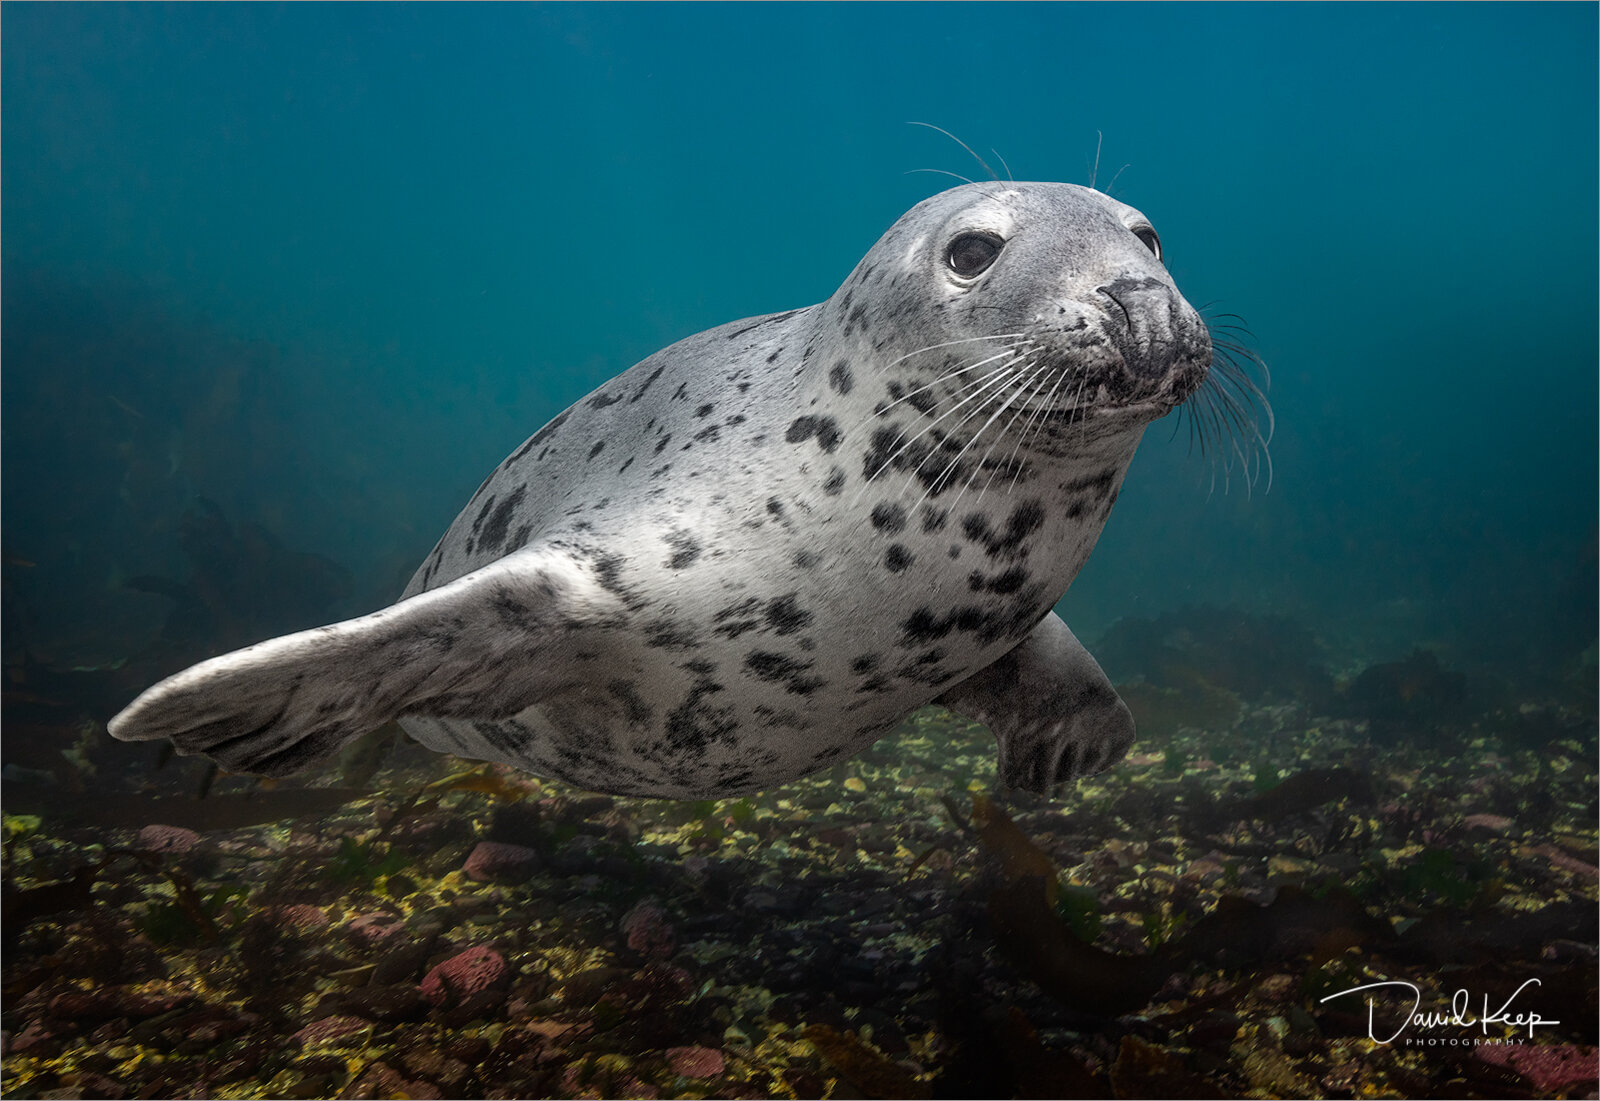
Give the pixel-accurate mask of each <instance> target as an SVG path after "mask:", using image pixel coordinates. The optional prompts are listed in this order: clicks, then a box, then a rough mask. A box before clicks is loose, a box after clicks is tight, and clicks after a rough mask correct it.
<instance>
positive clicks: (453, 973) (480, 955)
mask: <svg viewBox="0 0 1600 1101" xmlns="http://www.w3.org/2000/svg"><path fill="white" fill-rule="evenodd" d="M510 977H511V968H510V966H509V965H508V964H507V963H506V958H505V957H504V956H502V955H501V954H500V953H499V952H496V951H495V950H494V949H493V948H489V947H487V946H484V945H477V946H475V947H472V948H468V949H467V950H466V951H465V952H460V953H458V954H456V955H454V956H451V957H450V958H449V959H447V960H445V961H444V962H443V963H439V964H436V965H435V966H434V967H433V968H432V969H431V970H430V971H429V972H428V974H427V975H426V976H424V978H423V980H422V996H423V997H424V998H427V999H428V1001H430V1002H432V1003H433V1004H434V1005H436V1006H442V1005H448V1004H457V1003H461V1002H465V1001H467V1000H468V999H469V998H472V997H473V996H474V995H477V994H479V993H482V992H483V991H485V990H489V989H490V988H492V987H496V986H500V985H502V984H504V983H505V982H506V981H507V980H509V978H510Z"/></svg>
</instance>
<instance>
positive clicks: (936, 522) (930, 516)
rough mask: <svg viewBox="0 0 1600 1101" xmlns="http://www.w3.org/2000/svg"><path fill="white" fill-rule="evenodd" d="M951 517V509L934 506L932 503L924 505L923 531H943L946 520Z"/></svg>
mask: <svg viewBox="0 0 1600 1101" xmlns="http://www.w3.org/2000/svg"><path fill="white" fill-rule="evenodd" d="M949 519H950V510H949V509H947V508H934V507H933V506H932V505H924V506H923V508H922V530H923V531H927V532H934V531H943V530H944V525H945V521H947V520H949Z"/></svg>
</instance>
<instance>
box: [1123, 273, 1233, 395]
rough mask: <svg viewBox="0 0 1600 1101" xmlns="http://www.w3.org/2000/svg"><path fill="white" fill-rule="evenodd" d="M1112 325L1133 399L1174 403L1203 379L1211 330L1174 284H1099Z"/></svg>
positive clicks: (1145, 280)
mask: <svg viewBox="0 0 1600 1101" xmlns="http://www.w3.org/2000/svg"><path fill="white" fill-rule="evenodd" d="M1095 291H1096V294H1097V295H1098V296H1099V297H1100V299H1101V300H1102V302H1103V303H1104V309H1105V313H1106V315H1107V317H1108V318H1109V319H1110V322H1111V323H1110V325H1109V326H1108V327H1107V332H1106V338H1107V339H1108V340H1109V341H1110V343H1111V345H1112V346H1113V347H1114V348H1115V349H1116V350H1117V353H1118V354H1119V355H1120V356H1121V358H1122V367H1123V371H1124V372H1125V380H1124V381H1125V382H1126V383H1127V384H1128V385H1129V386H1130V387H1131V389H1132V390H1133V391H1134V393H1133V394H1132V395H1129V396H1131V397H1134V398H1135V399H1136V400H1138V399H1144V400H1148V399H1150V398H1153V397H1161V398H1163V399H1166V400H1168V401H1170V402H1171V403H1173V404H1176V403H1178V402H1180V401H1182V400H1183V399H1184V398H1186V397H1188V396H1189V395H1190V394H1192V393H1193V392H1194V391H1195V389H1196V388H1197V387H1198V386H1199V385H1200V383H1201V382H1202V381H1203V380H1204V379H1205V365H1206V364H1207V363H1209V362H1210V361H1211V334H1210V332H1209V330H1207V328H1206V326H1205V323H1204V322H1202V321H1201V320H1200V315H1199V314H1197V313H1196V312H1195V310H1194V307H1192V306H1190V305H1189V303H1188V302H1186V301H1184V299H1183V296H1182V295H1181V294H1179V293H1178V290H1177V288H1176V287H1174V286H1173V285H1172V284H1171V283H1170V282H1167V281H1164V280H1161V279H1153V278H1150V277H1147V276H1146V277H1124V278H1120V279H1114V280H1112V281H1111V282H1109V283H1106V284H1103V285H1102V286H1099V287H1097V288H1095Z"/></svg>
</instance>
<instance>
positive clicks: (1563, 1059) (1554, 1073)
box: [1473, 1044, 1597, 1093]
mask: <svg viewBox="0 0 1600 1101" xmlns="http://www.w3.org/2000/svg"><path fill="white" fill-rule="evenodd" d="M1473 1054H1474V1055H1476V1056H1477V1057H1478V1058H1479V1059H1480V1060H1482V1061H1483V1062H1485V1063H1489V1064H1491V1065H1493V1066H1498V1067H1507V1068H1509V1069H1511V1070H1514V1071H1516V1072H1517V1073H1518V1074H1520V1075H1522V1077H1523V1078H1525V1079H1527V1081H1528V1083H1529V1084H1530V1085H1532V1086H1533V1088H1534V1089H1536V1090H1538V1091H1539V1092H1540V1093H1554V1092H1556V1091H1558V1090H1565V1089H1566V1088H1567V1087H1569V1086H1575V1085H1581V1084H1584V1083H1588V1082H1594V1081H1595V1080H1596V1073H1597V1072H1596V1062H1595V1051H1594V1049H1593V1048H1585V1047H1580V1046H1578V1045H1577V1044H1549V1045H1541V1046H1537V1047H1524V1046H1516V1047H1513V1046H1511V1045H1509V1044H1508V1045H1503V1046H1502V1045H1495V1044H1482V1045H1479V1046H1478V1047H1475V1048H1473Z"/></svg>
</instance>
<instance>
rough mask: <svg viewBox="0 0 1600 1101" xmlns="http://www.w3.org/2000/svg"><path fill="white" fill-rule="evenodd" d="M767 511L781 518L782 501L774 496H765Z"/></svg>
mask: <svg viewBox="0 0 1600 1101" xmlns="http://www.w3.org/2000/svg"><path fill="white" fill-rule="evenodd" d="M767 511H768V512H770V513H771V514H772V515H773V516H775V517H777V518H778V519H780V520H781V519H783V502H782V501H780V500H778V499H777V498H776V497H768V498H767Z"/></svg>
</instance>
